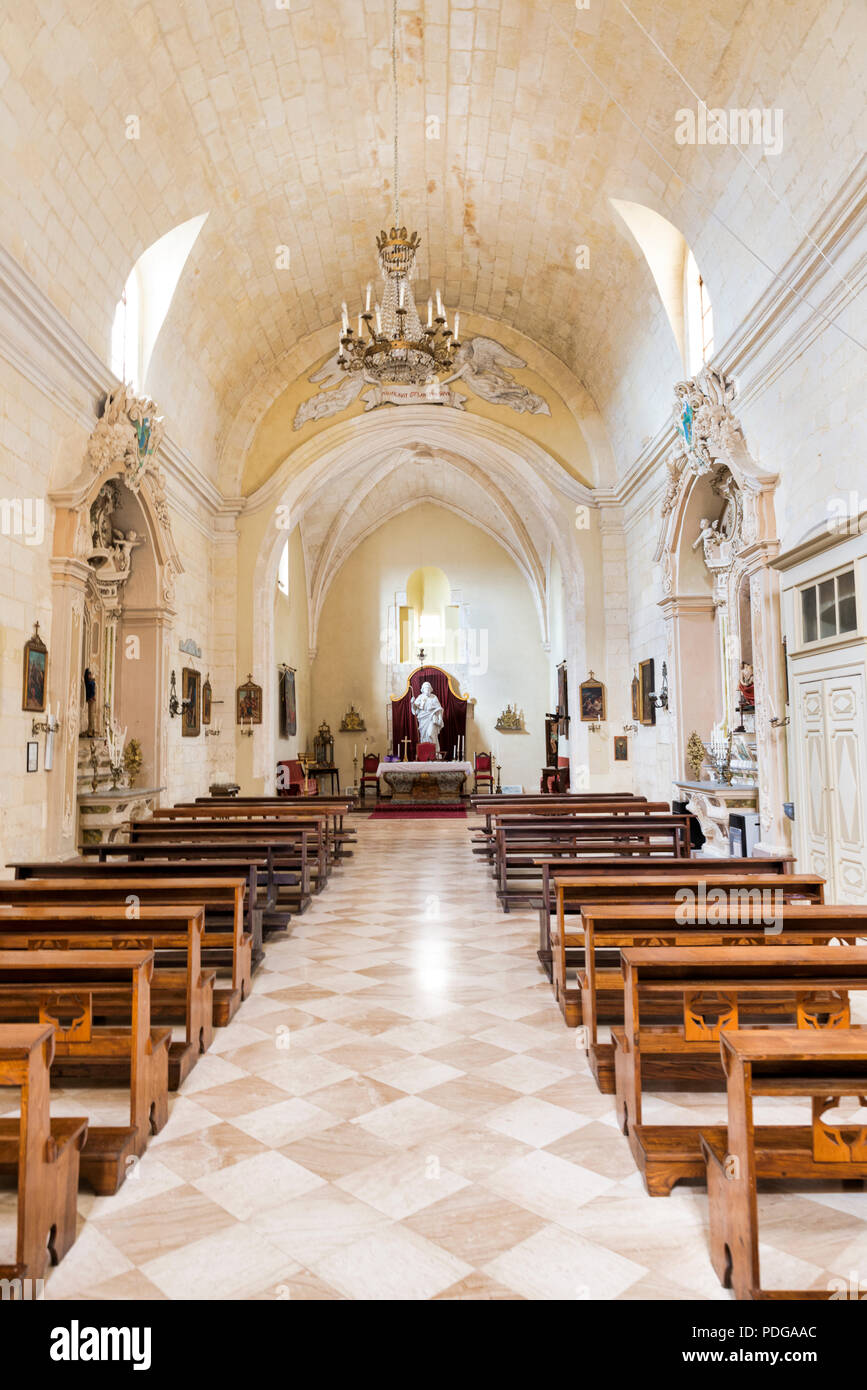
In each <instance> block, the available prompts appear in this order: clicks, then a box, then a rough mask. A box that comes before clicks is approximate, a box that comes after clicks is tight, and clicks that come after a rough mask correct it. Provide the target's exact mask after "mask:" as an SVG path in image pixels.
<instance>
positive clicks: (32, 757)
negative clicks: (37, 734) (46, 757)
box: [27, 739, 39, 772]
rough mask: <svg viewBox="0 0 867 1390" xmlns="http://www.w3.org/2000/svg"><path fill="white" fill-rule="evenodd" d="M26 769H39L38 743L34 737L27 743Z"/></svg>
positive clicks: (36, 770)
mask: <svg viewBox="0 0 867 1390" xmlns="http://www.w3.org/2000/svg"><path fill="white" fill-rule="evenodd" d="M27 771H28V772H38V771H39V744H38V743H37V741H36V739H33V740H32V741H30V740H29V741H28V743H27Z"/></svg>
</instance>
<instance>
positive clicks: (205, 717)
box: [202, 676, 213, 724]
mask: <svg viewBox="0 0 867 1390" xmlns="http://www.w3.org/2000/svg"><path fill="white" fill-rule="evenodd" d="M212 698H213V696H212V691H211V679H210V676H208V677H207V678H206V680H205V684H204V685H203V686H202V723H203V724H210V722H211V700H212Z"/></svg>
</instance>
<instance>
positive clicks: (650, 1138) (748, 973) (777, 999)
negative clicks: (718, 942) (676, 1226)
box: [611, 946, 867, 1197]
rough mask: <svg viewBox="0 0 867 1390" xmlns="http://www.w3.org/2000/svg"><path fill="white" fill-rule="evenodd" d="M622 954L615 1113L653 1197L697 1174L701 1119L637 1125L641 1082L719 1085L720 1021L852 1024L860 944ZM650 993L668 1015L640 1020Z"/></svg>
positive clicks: (724, 1025)
mask: <svg viewBox="0 0 867 1390" xmlns="http://www.w3.org/2000/svg"><path fill="white" fill-rule="evenodd" d="M621 956H622V970H623V977H624V984H625V991H624V1024H623V1027H622V1028H613V1029H612V1030H611V1036H612V1042H613V1043H614V1074H615V1085H616V1096H617V1100H616V1106H617V1118H618V1122H619V1124H620V1128H621V1130H622V1131H623V1133H624V1134H625V1135H626V1136H627V1138H628V1139H629V1146H630V1148H631V1150H632V1156H633V1158H634V1159H635V1162H636V1166H637V1168H638V1171H639V1172H640V1173H641V1175H642V1178H643V1179H644V1184H645V1187H646V1188H647V1191H648V1192H649V1193H650V1195H651V1196H653V1197H658V1196H667V1195H668V1194H669V1193H670V1192H671V1189H672V1188H673V1187H674V1185H675V1183H677V1182H703V1181H704V1180H705V1160H704V1158H703V1156H702V1150H701V1131H702V1126H701V1125H666V1124H656V1125H646V1124H644V1123H643V1122H642V1111H641V1100H642V1089H644V1090H651V1091H654V1092H656V1091H660V1090H683V1091H695V1090H722V1089H723V1087H724V1085H725V1076H724V1073H723V1069H722V1062H721V1059H720V1036H721V1033H722V1032H723V1030H724V1029H739V1028H741V1029H742V1028H745V1027H748V1026H751V1025H756V1024H759V1025H761V1026H764V1027H767V1026H768V1024H769V1023H770V1024H771V1025H772V1026H774V1027H778V1026H782V1025H783V1024H786V1025H789V1026H794V1027H797V1028H815V1029H819V1030H820V1031H822V1032H825V1033H833V1031H834V1030H835V1029H838V1028H848V1027H849V1025H850V1013H849V991H850V990H863V989H867V948H865V947H863V946H862V947H858V946H850V947H842V946H795V947H792V946H777V947H775V948H774V949H773V950H771V951H769V950H766V949H765V947H763V946H712V947H711V946H682V947H666V946H654V947H652V948H650V949H645V950H639V949H635V948H632V947H630V948H627V949H625V950H624V951H623V952H622V953H621ZM654 1000H657V1001H659V1000H662V1001H664V1002H665V1003H666V1004H668V1005H669V1006H672V1005H673V1013H674V1014H675V1015H676V1016H677V1017H676V1020H674V1019H673V1020H672V1021H671V1022H669V1023H665V1024H654V1023H648V1021H647V1016H646V1015H647V1012H648V1008H647V1006H648V1004H652V1003H653V1002H654ZM865 1038H867V1031H865Z"/></svg>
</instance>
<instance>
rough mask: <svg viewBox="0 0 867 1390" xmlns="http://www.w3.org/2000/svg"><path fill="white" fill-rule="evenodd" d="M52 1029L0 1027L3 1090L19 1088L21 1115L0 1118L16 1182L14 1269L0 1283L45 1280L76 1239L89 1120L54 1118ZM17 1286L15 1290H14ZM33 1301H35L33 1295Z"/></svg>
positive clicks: (6, 1162) (1, 1140)
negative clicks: (81, 1167)
mask: <svg viewBox="0 0 867 1390" xmlns="http://www.w3.org/2000/svg"><path fill="white" fill-rule="evenodd" d="M53 1058H54V1029H53V1028H52V1027H51V1026H50V1025H48V1024H44V1023H29V1024H28V1023H5V1024H4V1023H0V1086H2V1087H3V1088H4V1090H5V1089H6V1088H9V1087H13V1086H15V1087H18V1088H20V1091H21V1111H20V1114H19V1115H16V1116H13V1117H12V1118H10V1119H0V1172H3V1173H4V1174H9V1175H11V1176H16V1177H17V1186H18V1231H17V1237H16V1243H15V1263H14V1264H13V1265H2V1264H0V1279H4V1280H12V1281H15V1282H14V1283H13V1293H14V1292H17V1293H18V1294H19V1295H21V1294H23V1290H22V1286H21V1283H20V1281H22V1280H24V1279H28V1280H35V1279H42V1278H43V1276H44V1275H45V1271H46V1269H47V1268H48V1265H49V1264H55V1265H56V1264H57V1263H58V1261H60V1260H62V1259H63V1256H64V1255H65V1254H66V1252H67V1251H68V1250H69V1248H70V1246H71V1245H72V1243H73V1241H74V1240H75V1229H76V1212H77V1202H78V1170H79V1158H80V1154H81V1149H82V1147H83V1145H84V1142H85V1139H86V1138H87V1120H86V1119H84V1118H78V1119H52V1118H51V1115H50V1113H49V1106H48V1096H49V1087H50V1067H51V1063H52V1061H53ZM16 1284H17V1288H16V1287H15V1286H16ZM30 1297H31V1298H32V1297H33V1294H32V1291H31V1292H30Z"/></svg>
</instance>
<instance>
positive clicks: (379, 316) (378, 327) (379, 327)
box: [376, 304, 382, 337]
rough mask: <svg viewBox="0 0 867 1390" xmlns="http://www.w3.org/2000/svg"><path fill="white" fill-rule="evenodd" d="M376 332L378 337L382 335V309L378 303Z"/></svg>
mask: <svg viewBox="0 0 867 1390" xmlns="http://www.w3.org/2000/svg"><path fill="white" fill-rule="evenodd" d="M376 332H377V335H378V336H379V337H381V336H382V311H381V309H380V307H379V305H378V304H377V306H376Z"/></svg>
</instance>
